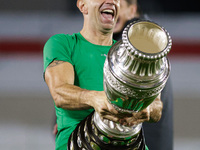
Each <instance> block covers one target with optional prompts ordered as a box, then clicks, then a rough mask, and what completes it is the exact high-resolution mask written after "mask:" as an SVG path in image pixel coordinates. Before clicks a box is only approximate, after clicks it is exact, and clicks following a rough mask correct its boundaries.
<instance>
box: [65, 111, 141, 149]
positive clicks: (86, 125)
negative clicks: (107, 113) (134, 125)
mask: <svg viewBox="0 0 200 150" xmlns="http://www.w3.org/2000/svg"><path fill="white" fill-rule="evenodd" d="M93 114H94V113H91V114H90V115H89V116H88V117H86V118H85V119H84V120H83V121H81V122H80V123H79V124H78V125H77V127H76V129H75V130H74V131H73V132H72V134H71V135H70V138H69V140H68V147H67V149H68V150H145V140H144V135H143V131H142V129H141V131H140V132H139V133H138V134H137V135H135V136H134V137H131V138H129V139H126V138H124V139H120V140H119V139H117V138H115V137H112V136H109V135H105V134H104V133H102V132H101V131H100V130H98V128H97V127H96V125H95V123H94V122H93V119H92V118H93Z"/></svg>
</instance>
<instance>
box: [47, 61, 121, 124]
mask: <svg viewBox="0 0 200 150" xmlns="http://www.w3.org/2000/svg"><path fill="white" fill-rule="evenodd" d="M45 81H46V83H47V85H48V87H49V90H50V93H51V95H52V97H53V99H54V102H55V105H56V106H57V107H58V108H63V109H68V110H83V109H90V108H94V109H95V111H97V112H98V113H99V114H100V116H101V117H102V118H107V119H110V120H113V121H118V118H117V117H115V114H117V113H118V112H117V111H116V110H115V109H114V107H113V106H112V105H111V104H110V103H109V102H108V101H107V97H106V94H105V92H104V91H91V90H86V89H82V88H80V87H78V86H75V85H74V68H73V66H72V64H70V63H68V62H64V61H57V60H55V61H53V62H52V63H51V64H50V65H49V66H48V67H47V69H46V71H45Z"/></svg>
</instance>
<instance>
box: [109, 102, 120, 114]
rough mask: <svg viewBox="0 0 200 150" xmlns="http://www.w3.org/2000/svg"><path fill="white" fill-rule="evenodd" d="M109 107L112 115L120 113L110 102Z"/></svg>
mask: <svg viewBox="0 0 200 150" xmlns="http://www.w3.org/2000/svg"><path fill="white" fill-rule="evenodd" d="M107 107H108V110H109V111H110V112H111V113H112V114H115V115H117V114H119V112H118V111H117V110H116V109H115V108H114V106H113V105H112V104H110V103H109V102H108V105H107Z"/></svg>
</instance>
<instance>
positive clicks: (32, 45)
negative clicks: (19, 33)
mask: <svg viewBox="0 0 200 150" xmlns="http://www.w3.org/2000/svg"><path fill="white" fill-rule="evenodd" d="M44 44H45V41H44V40H43V41H34V40H33V41H0V53H3V54H7V53H12V54H13V53H41V52H42V51H43V47H44Z"/></svg>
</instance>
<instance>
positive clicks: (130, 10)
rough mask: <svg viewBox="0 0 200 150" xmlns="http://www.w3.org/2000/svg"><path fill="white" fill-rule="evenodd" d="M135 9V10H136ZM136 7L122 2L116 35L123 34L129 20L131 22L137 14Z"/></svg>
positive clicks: (115, 30) (123, 0)
mask: <svg viewBox="0 0 200 150" xmlns="http://www.w3.org/2000/svg"><path fill="white" fill-rule="evenodd" d="M134 9H135V10H134ZM136 9H137V7H136V5H135V4H130V5H129V4H128V3H127V2H126V0H120V12H119V17H118V20H117V23H116V26H115V28H114V33H118V32H121V31H122V30H123V28H124V26H125V24H126V22H127V21H128V20H131V19H132V18H133V16H134V15H135V14H134V13H136Z"/></svg>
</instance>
